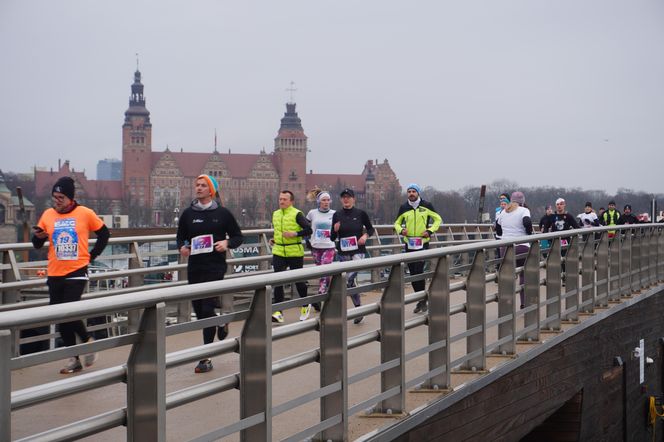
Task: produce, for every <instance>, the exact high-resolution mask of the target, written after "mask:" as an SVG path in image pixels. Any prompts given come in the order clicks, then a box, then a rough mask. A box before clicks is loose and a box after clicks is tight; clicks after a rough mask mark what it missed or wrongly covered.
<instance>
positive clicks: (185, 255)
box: [180, 246, 191, 258]
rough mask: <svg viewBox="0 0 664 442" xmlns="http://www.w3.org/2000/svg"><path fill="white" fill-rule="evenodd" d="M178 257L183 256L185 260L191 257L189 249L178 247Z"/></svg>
mask: <svg viewBox="0 0 664 442" xmlns="http://www.w3.org/2000/svg"><path fill="white" fill-rule="evenodd" d="M180 255H182V256H184V257H185V258H186V257H187V256H189V255H191V247H189V246H182V247H180Z"/></svg>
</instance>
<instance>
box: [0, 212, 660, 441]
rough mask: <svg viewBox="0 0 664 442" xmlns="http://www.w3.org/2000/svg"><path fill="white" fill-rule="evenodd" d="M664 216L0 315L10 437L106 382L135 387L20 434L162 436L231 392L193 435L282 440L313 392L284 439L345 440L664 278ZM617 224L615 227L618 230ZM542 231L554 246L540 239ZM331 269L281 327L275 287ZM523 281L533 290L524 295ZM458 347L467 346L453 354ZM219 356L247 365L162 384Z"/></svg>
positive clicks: (4, 425)
mask: <svg viewBox="0 0 664 442" xmlns="http://www.w3.org/2000/svg"><path fill="white" fill-rule="evenodd" d="M663 227H664V226H662V225H657V224H647V225H636V226H611V227H599V228H594V229H583V230H573V231H565V232H562V233H548V234H538V235H533V236H528V237H521V238H515V239H509V240H500V241H495V240H493V241H486V240H485V241H482V242H474V243H470V244H465V245H452V246H447V247H442V248H432V249H429V250H425V251H418V252H412V253H405V254H393V255H386V256H379V257H374V258H370V259H366V260H360V261H350V262H344V263H333V264H329V265H324V266H317V267H308V268H304V269H299V270H294V271H288V272H280V273H274V274H272V273H271V274H261V275H248V276H246V277H243V278H233V279H228V280H223V281H216V282H209V283H202V284H195V285H188V286H187V287H182V286H181V285H177V286H169V287H160V288H157V289H151V290H143V291H140V292H136V293H125V294H117V295H115V296H112V297H101V298H96V299H87V300H83V301H79V302H73V303H68V304H59V305H52V306H39V307H34V308H30V309H22V310H16V311H8V312H0V401H2V407H1V410H2V411H1V413H2V415H1V416H0V439H1V440H9V439H10V438H11V437H12V433H11V428H12V420H11V413H12V411H16V410H19V409H23V408H26V407H31V406H34V405H37V404H40V403H43V402H45V401H50V400H54V399H57V398H62V397H65V396H68V395H71V394H75V393H80V392H83V391H89V390H94V389H97V388H100V387H102V386H109V385H117V384H126V389H127V397H128V399H127V404H126V407H123V408H121V409H112V410H108V411H106V412H104V413H102V414H99V415H96V416H93V417H91V418H89V419H86V420H83V421H75V422H71V423H68V424H66V425H63V426H61V427H58V428H54V429H51V430H48V431H46V432H44V433H41V434H38V435H33V436H26V437H25V438H24V439H23V440H60V439H69V438H74V437H82V435H91V434H95V433H98V432H101V431H104V430H106V429H109V428H112V427H117V426H122V425H124V426H126V427H127V438H128V439H137V438H139V437H140V435H145V434H151V435H155V438H156V439H158V440H163V439H165V431H166V410H168V409H172V408H176V407H179V406H181V405H184V404H188V403H191V402H193V401H196V400H199V399H202V398H205V397H209V396H211V395H214V394H218V393H222V392H226V391H229V390H234V389H236V390H239V392H240V404H239V411H240V418H239V420H236V421H234V422H232V423H231V424H228V425H225V426H222V427H219V428H216V429H214V430H212V431H209V432H208V433H206V434H203V435H199V436H196V437H193V436H192V440H214V439H218V438H220V437H223V436H226V435H230V434H233V433H237V432H239V433H240V435H241V438H242V440H252V441H253V440H271V439H272V430H273V425H274V421H273V418H274V417H275V416H277V415H279V414H281V413H283V412H286V411H288V410H292V409H294V408H295V407H299V406H304V405H305V404H308V403H310V402H318V404H319V406H320V420H319V422H318V423H316V424H315V425H313V426H310V427H307V428H303V429H297V430H296V432H295V433H294V434H291V435H290V436H288V437H287V439H286V440H302V439H306V438H311V437H315V438H317V439H321V440H347V439H348V422H349V419H350V418H351V417H352V416H353V415H356V414H357V413H359V412H361V411H363V410H367V409H371V410H373V412H376V413H387V414H393V415H398V414H400V413H403V412H405V411H406V410H405V396H406V393H407V390H408V389H409V388H413V387H419V388H422V389H430V390H432V391H433V390H435V391H440V390H445V389H449V388H450V387H451V381H450V379H451V374H452V373H454V372H463V373H466V372H467V373H482V372H484V371H486V370H487V368H488V366H487V357H488V356H489V355H491V354H498V355H513V354H515V353H516V344H517V343H518V342H521V341H530V342H536V341H538V340H539V339H540V333H541V331H542V330H543V329H547V330H561V326H562V324H563V323H565V322H570V323H573V322H574V321H576V320H577V319H578V316H579V314H581V313H590V312H592V311H594V309H596V308H599V307H608V306H610V303H611V302H617V301H619V300H620V299H621V298H623V297H625V296H630V295H631V294H632V293H634V292H638V291H639V290H641V289H643V288H645V287H649V286H652V285H654V284H658V283H659V282H661V281H663V280H664V234H663ZM608 231H617V232H618V233H617V234H616V236H615V238H614V239H612V240H610V239H609V238H608V235H607V234H606V233H607V232H608ZM596 235H597V238H596ZM543 240H547V241H548V242H550V244H551V246H550V247H549V248H546V249H543V250H541V249H540V241H543ZM524 243H527V244H529V246H530V247H529V248H528V250H527V251H523V250H521V249H520V248H519V250H517V246H518V245H519V244H524ZM496 250H499V251H500V258H498V259H494V258H493V257H494V255H495V253H494V252H495V251H496ZM458 255H465V256H467V262H468V264H465V263H463V262H462V263H459V262H458V261H456V260H455V259H454V257H455V256H458ZM422 260H425V261H427V262H430V263H431V266H430V268H429V269H428V270H427V271H426V272H424V273H422V274H420V275H409V276H408V275H406V272H405V269H406V265H407V264H408V263H411V262H416V261H422ZM383 268H389V269H390V270H389V273H388V276H387V278H386V279H384V280H380V281H376V282H370V283H367V284H362V285H360V286H359V287H350V288H349V287H347V280H348V277H347V275H348V274H349V273H350V272H355V271H373V270H376V269H383ZM460 268H464V269H466V270H467V271H465V272H463V273H460V272H458V271H457V270H459V269H460ZM323 276H332V281H331V285H330V289H329V291H328V293H327V294H325V295H316V296H311V297H309V298H307V302H316V301H324V302H323V307H322V311H321V313H320V316H319V317H318V318H312V319H308V320H306V321H302V322H298V323H294V324H288V325H285V326H280V327H278V328H276V329H274V330H273V328H272V322H271V315H272V313H273V311H275V310H277V309H279V310H281V309H289V308H296V307H299V306H300V305H301V304H302V300H301V299H292V300H289V301H286V302H284V303H280V304H275V305H273V304H272V302H271V298H272V291H273V288H274V287H276V286H280V285H286V284H291V283H295V282H299V281H304V280H311V279H317V278H320V277H323ZM520 276H523V283H520V282H518V281H519V277H520ZM423 279H424V280H427V281H430V282H429V284H428V287H427V289H426V290H425V291H419V292H412V293H409V294H406V285H407V284H409V283H410V282H413V281H416V280H423ZM522 289H523V291H524V298H523V301H520V291H521V290H522ZM542 289H543V292H542V293H540V292H541V291H542ZM367 290H374V291H379V292H380V300H379V301H378V302H377V303H372V304H367V305H363V306H361V307H358V308H354V309H350V310H347V306H346V303H347V302H346V298H347V295H348V294H350V293H365V292H366V291H367ZM238 292H253V296H252V297H251V304H250V305H249V306H248V308H244V309H242V310H238V311H235V312H232V313H227V314H223V315H221V316H219V317H214V318H208V319H205V320H201V321H195V322H190V323H178V324H175V325H166V321H165V317H166V312H165V308H166V307H165V306H166V304H173V303H182V302H188V301H190V300H193V299H197V298H204V297H210V296H223V295H229V294H234V293H238ZM420 300H427V301H428V305H429V310H428V312H427V314H426V315H421V316H416V317H413V318H411V319H408V320H406V318H405V313H404V311H405V306H406V305H408V304H411V303H415V302H418V301H420ZM493 303H497V312H495V313H489V312H488V310H487V304H493ZM519 304H523V305H522V306H521V305H519ZM118 311H142V313H141V315H140V324H139V326H138V327H137V329H136V330H135V331H132V332H131V333H128V334H125V335H120V336H114V337H110V338H107V339H101V340H98V341H95V342H93V343H86V344H80V345H77V346H73V347H64V348H62V347H61V348H57V349H53V350H49V351H46V352H41V353H35V354H30V355H25V356H15V355H14V353H13V349H12V342H13V337H12V335H15V334H16V333H17V332H18V331H19V330H20V329H24V328H33V327H38V326H43V325H50V324H53V323H59V322H63V321H69V320H74V319H79V318H86V317H91V316H96V315H102V314H108V313H113V312H118ZM372 314H377V315H378V316H379V318H378V320H379V322H380V326H379V328H377V329H375V330H370V331H368V332H366V333H362V334H360V335H356V336H352V337H348V321H349V320H351V319H354V318H357V317H360V316H365V315H372ZM453 315H463V316H464V317H465V321H463V322H464V325H463V327H462V329H461V330H451V328H450V322H451V317H452V316H453ZM237 321H243V327H242V331H241V333H240V335H239V336H238V337H234V338H229V339H226V340H224V341H221V342H216V343H213V344H208V345H204V346H198V347H193V348H189V349H185V350H180V351H177V352H172V353H168V354H167V353H166V351H165V342H166V339H167V336H173V335H177V334H181V333H185V332H189V331H192V330H198V329H201V328H204V327H209V326H211V325H222V324H227V323H230V322H237ZM420 327H425V328H426V330H427V343H426V344H425V345H421V346H420V347H419V348H417V349H409V351H408V352H406V350H405V345H404V343H405V332H406V331H407V330H412V329H416V328H420ZM490 331H491V333H489V332H490ZM312 332H314V333H316V332H317V333H318V335H319V339H318V341H319V343H318V345H317V346H316V347H314V348H310V349H301V348H300V349H299V350H300V351H299V352H298V353H295V354H290V355H288V356H285V357H284V358H282V359H280V360H276V361H272V360H271V357H270V355H271V354H272V345H273V343H274V342H276V341H279V340H282V339H286V338H289V337H293V336H299V335H301V334H303V333H312ZM373 343H378V345H380V348H381V351H380V363H378V364H372V365H370V366H368V367H366V368H364V369H363V370H361V371H360V372H357V373H354V374H352V375H350V374H349V373H348V360H349V350H351V349H355V348H360V347H362V346H365V345H368V344H373ZM121 346H131V352H130V355H129V357H128V360H127V362H126V364H124V365H122V366H118V367H111V368H108V369H103V370H98V371H93V372H90V373H86V374H82V375H79V376H76V377H73V378H68V379H63V380H59V381H55V382H49V383H45V384H40V385H36V386H33V387H29V388H24V389H20V390H16V391H12V389H11V372H12V370H18V369H25V368H28V367H33V366H37V365H41V364H45V363H48V362H52V361H56V360H60V359H64V358H67V357H71V356H75V355H77V354H84V353H90V352H94V351H104V350H109V349H113V348H117V347H121ZM453 348H455V349H457V350H459V349H461V350H462V351H461V352H460V354H456V355H455V353H454V352H453V351H452V349H453ZM221 354H228V355H230V354H238V358H239V363H240V370H239V371H238V372H236V373H232V374H229V375H226V376H224V377H221V378H215V379H212V380H209V381H207V382H203V383H200V384H196V385H193V386H190V387H186V388H183V389H181V390H178V391H173V392H170V393H168V394H166V393H165V391H166V389H165V372H166V370H167V369H171V368H173V367H176V366H179V365H182V364H185V363H189V362H193V361H197V360H200V359H202V358H205V357H210V356H213V355H221ZM423 356H426V357H428V368H427V370H426V371H425V372H424V373H419V374H417V375H415V376H411V377H410V378H408V377H407V376H406V367H407V365H408V364H409V363H411V361H413V360H414V359H416V358H418V357H423ZM310 364H318V366H319V371H320V381H319V384H320V385H319V388H317V389H315V390H313V391H310V392H307V393H305V394H302V395H299V396H297V397H295V398H292V399H289V400H286V401H285V402H282V403H280V404H276V405H273V404H272V400H271V398H272V381H271V379H272V376H274V375H276V374H278V373H284V372H287V371H289V370H293V369H295V368H298V367H303V366H307V365H310ZM139 367H141V368H140V369H139ZM146 367H149V368H146ZM372 376H376V377H379V378H380V391H379V392H378V393H376V394H373V395H369V396H368V397H363V398H361V399H360V400H359V401H356V402H355V403H352V404H351V403H349V399H348V390H349V388H351V386H352V385H354V384H356V383H357V382H360V381H362V380H366V379H368V378H370V377H372ZM154 392H158V394H156V395H155V394H154ZM232 405H233V403H229V404H228V406H229V407H230V406H232Z"/></svg>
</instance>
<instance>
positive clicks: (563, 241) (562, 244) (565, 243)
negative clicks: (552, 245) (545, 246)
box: [560, 239, 569, 247]
mask: <svg viewBox="0 0 664 442" xmlns="http://www.w3.org/2000/svg"><path fill="white" fill-rule="evenodd" d="M568 242H569V241H567V240H566V239H561V240H560V245H561V246H563V247H566V246H567V243H568Z"/></svg>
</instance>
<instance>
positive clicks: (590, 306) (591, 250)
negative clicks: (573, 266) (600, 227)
mask: <svg viewBox="0 0 664 442" xmlns="http://www.w3.org/2000/svg"><path fill="white" fill-rule="evenodd" d="M605 235H606V232H602V233H601V236H600V239H601V237H602V236H605ZM595 288H596V287H595V241H594V239H592V237H591V236H588V240H587V241H586V242H585V244H584V245H583V251H582V252H581V290H580V292H581V307H580V311H581V312H583V313H592V312H593V311H594V308H595Z"/></svg>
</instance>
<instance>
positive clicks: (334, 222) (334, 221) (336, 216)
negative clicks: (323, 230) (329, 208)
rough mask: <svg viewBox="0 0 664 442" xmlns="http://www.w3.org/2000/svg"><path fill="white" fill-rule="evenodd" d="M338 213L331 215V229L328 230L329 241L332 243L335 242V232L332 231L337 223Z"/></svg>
mask: <svg viewBox="0 0 664 442" xmlns="http://www.w3.org/2000/svg"><path fill="white" fill-rule="evenodd" d="M337 213H338V212H334V214H333V215H332V228H331V229H330V241H332V242H334V241H336V240H337V236H338V234H337V232H336V231H335V230H334V225H335V224H336V223H337V222H338V221H339V216H338V215H337Z"/></svg>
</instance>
